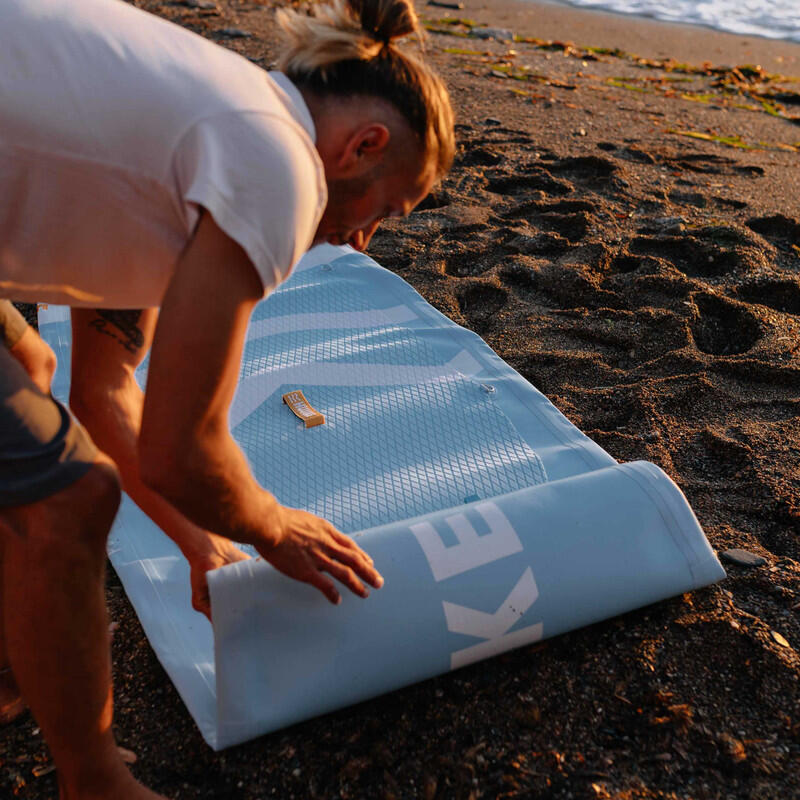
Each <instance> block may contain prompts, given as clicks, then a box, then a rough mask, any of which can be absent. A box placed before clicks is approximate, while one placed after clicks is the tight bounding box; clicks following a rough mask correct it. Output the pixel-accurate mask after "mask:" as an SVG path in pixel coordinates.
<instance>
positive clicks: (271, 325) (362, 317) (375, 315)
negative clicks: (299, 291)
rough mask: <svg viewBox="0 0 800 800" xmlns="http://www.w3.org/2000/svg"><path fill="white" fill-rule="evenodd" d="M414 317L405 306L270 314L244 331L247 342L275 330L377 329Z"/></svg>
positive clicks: (276, 331)
mask: <svg viewBox="0 0 800 800" xmlns="http://www.w3.org/2000/svg"><path fill="white" fill-rule="evenodd" d="M415 319H417V315H416V314H415V313H414V312H413V311H412V310H411V309H410V308H409V307H408V306H392V307H391V308H374V309H369V310H368V311H331V312H329V313H322V314H320V313H309V314H287V315H285V316H282V317H271V318H269V319H259V320H256V321H255V322H251V323H250V328H249V330H248V331H247V341H248V342H252V341H255V340H256V339H263V338H265V337H267V336H274V335H275V334H278V333H294V332H295V331H320V330H347V329H349V328H377V327H381V326H385V325H399V324H401V323H403V322H412V321H413V320H415Z"/></svg>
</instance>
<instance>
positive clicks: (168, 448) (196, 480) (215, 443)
mask: <svg viewBox="0 0 800 800" xmlns="http://www.w3.org/2000/svg"><path fill="white" fill-rule="evenodd" d="M144 447H145V450H146V453H145V455H144V456H143V460H144V462H145V463H149V464H151V465H154V466H153V467H152V468H151V469H149V470H146V473H147V474H146V475H145V482H146V483H147V484H148V485H150V486H152V487H153V488H154V489H155V490H156V491H158V492H159V493H160V494H162V495H163V496H164V497H166V498H168V499H169V501H170V502H171V503H172V504H173V505H174V506H175V507H176V508H178V509H180V511H181V512H182V513H183V514H185V515H186V516H187V517H188V518H189V519H191V520H192V521H193V522H194V523H195V524H196V525H199V526H201V527H203V528H210V529H212V530H214V531H216V532H218V533H219V534H221V535H222V536H225V537H227V538H230V539H232V540H233V541H236V542H243V543H245V544H252V545H257V546H258V547H260V548H264V547H269V546H270V545H272V544H277V543H278V541H279V540H280V538H281V506H280V505H279V503H278V502H277V500H276V499H275V497H274V496H273V495H272V494H270V493H269V492H268V491H266V490H265V489H263V488H262V487H261V486H260V485H259V484H258V483H257V481H256V480H255V478H254V477H253V475H252V472H251V471H250V467H249V465H248V463H247V460H246V458H245V456H244V454H243V453H242V451H241V450H240V449H239V446H238V445H237V444H236V442H235V441H234V440H233V438H232V436H231V435H230V433H229V432H228V430H227V427H226V426H225V425H223V424H220V425H217V426H206V427H205V428H204V429H202V430H199V431H196V432H194V435H193V436H191V437H189V438H188V439H187V440H186V441H184V442H175V441H174V440H173V441H159V442H155V443H153V444H151V445H147V444H145V445H144Z"/></svg>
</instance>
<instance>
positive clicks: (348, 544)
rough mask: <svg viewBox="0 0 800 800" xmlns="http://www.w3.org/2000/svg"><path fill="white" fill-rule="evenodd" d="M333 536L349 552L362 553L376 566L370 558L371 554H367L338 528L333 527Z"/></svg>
mask: <svg viewBox="0 0 800 800" xmlns="http://www.w3.org/2000/svg"><path fill="white" fill-rule="evenodd" d="M331 530H332V536H333V538H334V539H335V540H336V543H337V544H340V545H341V546H342V547H344V548H346V549H348V550H355V551H356V552H359V553H361V555H362V556H364V558H366V559H367V561H369V563H370V564H374V563H375V562H374V561H373V560H372V559H371V558H370V556H369V553H365V552H364V551H363V550H362V549H361V548H360V547H359V546H358V545H357V544H356V543H355V542H354V541H353V540H352V539H351V538H350V537H349V536H348V535H347V534H344V533H341V532H340V531H337V530H336V528H333V527H331Z"/></svg>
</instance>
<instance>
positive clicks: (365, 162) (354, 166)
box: [337, 122, 391, 177]
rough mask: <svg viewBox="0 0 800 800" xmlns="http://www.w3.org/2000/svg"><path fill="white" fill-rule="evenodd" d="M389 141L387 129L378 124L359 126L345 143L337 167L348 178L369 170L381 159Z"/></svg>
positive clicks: (371, 123)
mask: <svg viewBox="0 0 800 800" xmlns="http://www.w3.org/2000/svg"><path fill="white" fill-rule="evenodd" d="M390 139H391V134H390V133H389V129H388V128H387V127H386V125H383V124H382V123H380V122H370V123H365V124H364V125H361V126H360V127H358V128H357V129H356V130H354V131H353V132H352V133H351V134H350V136H349V137H348V138H347V140H346V141H345V146H344V148H343V150H342V153H341V155H340V157H339V161H338V164H337V166H338V167H339V168H340V169H341V170H342V171H343V172H346V173H348V176H349V177H355V176H357V175H359V174H361V173H362V172H365V171H366V170H368V169H371V168H372V167H373V166H374V165H375V164H376V163H378V162H379V161H380V160H381V159H382V158H383V155H384V153H385V151H386V147H387V146H388V144H389V140H390Z"/></svg>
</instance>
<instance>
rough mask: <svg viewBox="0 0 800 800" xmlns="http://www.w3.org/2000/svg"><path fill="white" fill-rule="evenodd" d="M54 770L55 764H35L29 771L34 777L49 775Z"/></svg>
mask: <svg viewBox="0 0 800 800" xmlns="http://www.w3.org/2000/svg"><path fill="white" fill-rule="evenodd" d="M55 771H56V765H55V764H37V765H36V766H35V767H34V768H33V769H32V770H31V772H32V773H33V777H34V778H42V777H44V776H45V775H49V774H50V773H51V772H55Z"/></svg>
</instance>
